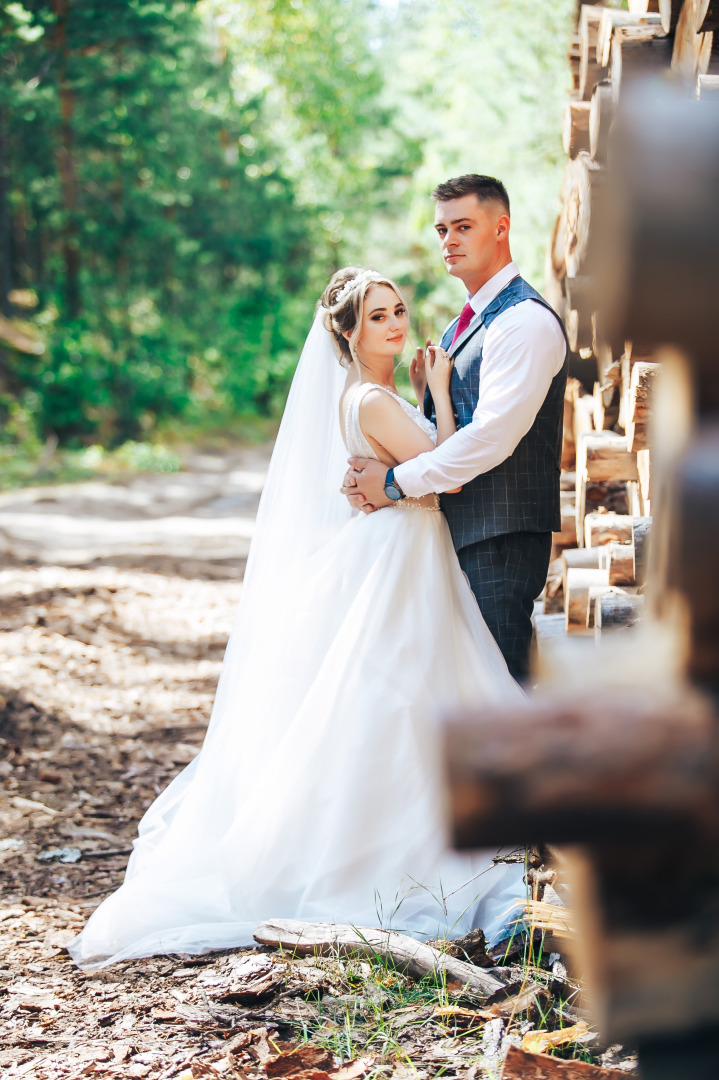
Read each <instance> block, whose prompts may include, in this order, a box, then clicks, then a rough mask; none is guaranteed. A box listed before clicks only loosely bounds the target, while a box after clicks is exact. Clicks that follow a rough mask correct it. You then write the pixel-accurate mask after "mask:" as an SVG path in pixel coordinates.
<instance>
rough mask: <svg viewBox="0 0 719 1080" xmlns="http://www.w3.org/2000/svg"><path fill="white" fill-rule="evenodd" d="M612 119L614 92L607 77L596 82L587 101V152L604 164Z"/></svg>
mask: <svg viewBox="0 0 719 1080" xmlns="http://www.w3.org/2000/svg"><path fill="white" fill-rule="evenodd" d="M613 120H614V94H613V92H612V84H611V82H609V80H607V79H603V80H602V81H601V82H598V83H597V85H596V86H595V87H594V90H593V91H592V100H591V101H590V103H589V152H590V154H591V155H592V157H593V158H594V160H595V161H597V162H599V164H600V165H605V164H606V161H607V146H608V144H609V132H610V130H611V127H612V121H613Z"/></svg>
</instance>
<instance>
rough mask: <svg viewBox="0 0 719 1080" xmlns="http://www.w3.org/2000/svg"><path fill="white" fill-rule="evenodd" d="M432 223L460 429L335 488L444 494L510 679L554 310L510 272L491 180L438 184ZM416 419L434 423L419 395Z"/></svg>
mask: <svg viewBox="0 0 719 1080" xmlns="http://www.w3.org/2000/svg"><path fill="white" fill-rule="evenodd" d="M432 197H433V199H434V200H435V201H436V204H437V205H436V212H435V220H434V227H435V230H436V232H437V237H438V239H439V246H440V250H441V252H442V258H443V259H444V264H445V266H446V267H447V271H448V272H449V274H451V276H452V277H456V278H459V280H460V281H461V282H462V284H463V285H464V288H465V290H466V293H467V302H466V303H465V305H464V307H463V309H462V312H461V314H460V315H459V317H458V318H456V319H454V321H453V322H452V323H450V325H449V327H448V328H447V330H446V331H445V333H444V336H443V338H442V342H441V344H442V347H443V348H444V349H446V350H447V352H448V353H449V354H450V356H451V357H452V359H453V361H454V370H453V372H452V382H451V393H452V400H453V403H454V410H455V419H456V421H457V432H456V433H455V434H454V435H453V436H452V437H451V438H450V439H448V440H447V441H446V442H445V443H443V445H442V446H439V447H437V449H436V450H432V451H430V452H428V453H425V454H420V456H419V457H417V458H413V459H412V460H410V461H406V462H404V464H402V465H398V466H397V467H396V468H395V469H394V470H392V469H390V470H389V471H388V470H387V467H386V466H385V465H382V463H381V462H379V461H376V460H373V459H370V458H350V466H351V468H350V470H349V471H348V473H347V475H346V477H345V486H344V487H343V488H342V491H343V494H345V495H347V497H348V498H349V501H350V503H351V504H352V506H354V507H355V508H357V509H361V510H364V511H366V512H370V511H372V510H376V509H379V508H380V507H382V506H389V505H390V503H391V502H392V501H394V500H397V499H400V498H405V497H406V496H415V497H418V496H421V495H427V494H429V493H430V492H433V491H434V492H439V493H442V492H449V491H450V490H451V489H452V488H458V487H460V486H461V489H462V490H461V491H460V492H459V493H458V494H442V495H441V499H440V502H441V506H442V510H443V511H444V514H445V516H446V518H447V522H448V524H449V528H450V532H451V534H452V540H453V542H454V546H455V548H456V551H457V556H458V558H459V562H460V565H461V567H462V569H463V570H464V572H465V574H466V575H467V577H468V578H469V583H470V585H471V587H472V591H473V592H474V595H475V596H476V598H477V603H478V604H479V607H480V610H481V612H482V614H483V616H484V619H485V621H486V623H487V625H488V627H489V629H490V630H491V632H492V634H493V635H494V638H495V640H496V641H497V643H498V645H499V647H500V649H501V651H502V654H503V656H504V658H505V660H506V661H507V665H508V667H509V670H510V672H511V673H512V675H513V676H514V677H515V678H516V679H517V680H519V681H520V682H523V681H525V680H526V679H527V676H528V673H529V648H530V644H531V640H532V623H531V616H532V609H533V606H534V600H535V598H536V597H537V596H538V595H539V593H540V592H541V590H542V588H543V587H544V583H545V580H546V576H547V569H548V567H549V557H550V552H551V547H552V532H553V531H557V530H559V528H560V524H561V523H560V511H559V471H560V468H559V463H560V456H561V446H562V416H563V407H564V406H563V403H564V388H565V384H566V380H567V343H566V337H565V335H564V329H563V327H562V324H561V322H560V319H559V317H558V316H557V315H556V314H555V312H554V311H553V310H552V308H551V307H550V306H549V304H548V303H547V302H546V301H545V300H544V299H543V298H542V297H541V296H540V295H539V293H538V292H536V290H535V289H533V288H532V287H531V285H528V284H527V282H526V281H524V280H523V279H522V278H521V277H520V276H519V270H518V268H517V265H516V263H515V262H513V261H512V255H511V253H510V249H509V198H508V196H507V192H506V189H505V187H504V184H502V183H501V182H500V181H499V180H495V179H494V178H493V177H491V176H478V175H476V174H470V175H468V176H459V177H457V178H456V179H454V180H448V181H447V182H446V183H444V184H440V185H439V186H438V187H437V188H436V189H435V190H434V191H433V193H432ZM424 410H425V413H426V414H427V415H428V416H430V417H431V418H432V419H433V418H434V407H433V403H432V399H431V396H430V395H429V393H427V394H426V395H425V400H424Z"/></svg>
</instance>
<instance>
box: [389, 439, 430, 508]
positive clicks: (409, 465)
mask: <svg viewBox="0 0 719 1080" xmlns="http://www.w3.org/2000/svg"><path fill="white" fill-rule="evenodd" d="M431 453H432V451H431V450H428V451H427V452H426V453H424V454H420V455H419V456H418V457H415V458H410V460H409V461H405V462H403V463H402V464H401V465H396V466H395V470H394V478H395V480H396V481H397V483H398V484H399V486H400V487H401V489H402V491H403V492H404V493H405V495H409V497H410V498H412V499H421V498H422V496H423V495H430V494H431V492H432V490H433V489H432V487H431V486H430V485H429V484H428V483H427V480H426V479H425V478H424V476H423V473H424V460H423V459H424V458H426V457H428V456H429V454H431Z"/></svg>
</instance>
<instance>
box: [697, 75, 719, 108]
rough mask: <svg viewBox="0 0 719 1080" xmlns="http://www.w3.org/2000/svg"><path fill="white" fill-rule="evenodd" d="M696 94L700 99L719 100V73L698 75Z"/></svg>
mask: <svg viewBox="0 0 719 1080" xmlns="http://www.w3.org/2000/svg"><path fill="white" fill-rule="evenodd" d="M695 96H696V98H697V100H698V101H710V102H717V101H719V75H697V85H696V95H695Z"/></svg>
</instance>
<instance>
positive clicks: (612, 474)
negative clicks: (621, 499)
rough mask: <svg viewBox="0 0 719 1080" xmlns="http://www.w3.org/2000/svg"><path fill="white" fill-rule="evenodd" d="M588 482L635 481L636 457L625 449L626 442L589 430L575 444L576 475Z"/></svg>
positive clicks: (614, 434) (616, 436)
mask: <svg viewBox="0 0 719 1080" xmlns="http://www.w3.org/2000/svg"><path fill="white" fill-rule="evenodd" d="M582 471H585V472H586V477H587V479H588V480H599V481H602V480H637V479H638V478H639V476H638V473H637V459H636V455H634V454H630V453H629V450H628V449H627V440H626V437H625V436H623V435H618V434H617V433H616V432H614V431H592V432H587V433H585V434H584V435H582V436H581V438H580V439H579V441H578V443H577V474H579V473H581V472H582Z"/></svg>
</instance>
